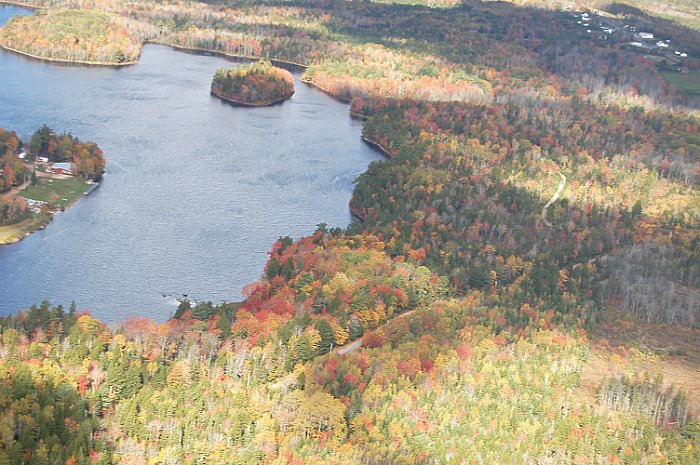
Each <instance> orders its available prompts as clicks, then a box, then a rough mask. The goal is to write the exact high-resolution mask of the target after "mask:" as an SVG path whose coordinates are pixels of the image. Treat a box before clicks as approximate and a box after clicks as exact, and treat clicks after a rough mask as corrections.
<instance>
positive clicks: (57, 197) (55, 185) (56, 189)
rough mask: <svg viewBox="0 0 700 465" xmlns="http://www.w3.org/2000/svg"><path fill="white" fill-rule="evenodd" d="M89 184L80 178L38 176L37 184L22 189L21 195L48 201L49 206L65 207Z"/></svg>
mask: <svg viewBox="0 0 700 465" xmlns="http://www.w3.org/2000/svg"><path fill="white" fill-rule="evenodd" d="M89 186H90V185H89V184H88V183H86V182H85V181H84V180H83V179H81V178H72V177H71V178H66V179H48V178H38V180H37V185H35V186H29V187H28V188H26V189H25V190H23V191H22V193H21V195H22V197H26V198H28V199H32V200H40V201H42V202H49V203H50V204H51V206H55V207H67V206H68V205H70V204H71V203H73V202H74V201H75V200H76V199H77V198H78V197H80V196H81V195H83V194H84V193H85V191H86V190H87V189H88V187H89Z"/></svg>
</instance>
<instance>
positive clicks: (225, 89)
mask: <svg viewBox="0 0 700 465" xmlns="http://www.w3.org/2000/svg"><path fill="white" fill-rule="evenodd" d="M211 91H212V93H213V94H214V95H217V96H219V97H221V98H223V99H226V100H229V101H233V102H236V103H243V104H246V105H266V104H270V103H274V102H278V101H280V100H285V99H288V98H289V97H291V96H292V94H294V77H293V76H292V74H291V73H290V72H289V71H287V70H285V69H281V68H277V67H276V66H272V63H271V62H270V61H269V60H260V61H257V62H255V63H252V64H250V65H248V66H238V67H235V68H219V69H218V70H216V73H215V74H214V77H213V78H212V82H211Z"/></svg>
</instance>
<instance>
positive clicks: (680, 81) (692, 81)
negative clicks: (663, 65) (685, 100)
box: [661, 71, 700, 97]
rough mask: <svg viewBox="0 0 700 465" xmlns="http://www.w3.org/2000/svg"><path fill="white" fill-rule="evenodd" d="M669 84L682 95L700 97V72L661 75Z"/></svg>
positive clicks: (670, 72) (665, 73)
mask: <svg viewBox="0 0 700 465" xmlns="http://www.w3.org/2000/svg"><path fill="white" fill-rule="evenodd" d="M661 74H662V75H663V77H664V79H666V81H668V83H669V84H671V85H673V86H675V88H676V89H677V90H678V93H680V94H686V95H693V96H696V97H697V96H700V72H698V71H696V72H693V73H676V72H672V71H669V72H664V73H661Z"/></svg>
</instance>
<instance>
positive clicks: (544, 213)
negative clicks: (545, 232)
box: [542, 171, 566, 227]
mask: <svg viewBox="0 0 700 465" xmlns="http://www.w3.org/2000/svg"><path fill="white" fill-rule="evenodd" d="M557 174H558V175H559V176H561V181H559V187H557V191H556V192H555V193H554V195H553V196H552V198H551V199H549V202H547V203H546V204H544V207H542V221H544V224H546V225H547V226H549V227H551V226H552V223H550V222H549V221H548V220H547V209H548V208H549V206H550V205H552V204H553V203H554V202H556V201H557V199H559V195H561V192H562V191H563V190H564V186H566V176H564V175H563V174H562V173H560V172H558V171H557Z"/></svg>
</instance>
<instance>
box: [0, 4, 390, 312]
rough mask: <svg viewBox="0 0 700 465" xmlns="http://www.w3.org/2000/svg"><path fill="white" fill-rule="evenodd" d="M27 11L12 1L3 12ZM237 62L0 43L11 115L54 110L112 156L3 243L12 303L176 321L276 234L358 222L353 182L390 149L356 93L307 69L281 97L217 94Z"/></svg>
mask: <svg viewBox="0 0 700 465" xmlns="http://www.w3.org/2000/svg"><path fill="white" fill-rule="evenodd" d="M22 12H23V10H19V9H16V8H11V7H0V24H4V23H5V22H6V21H7V19H8V18H9V17H11V16H13V15H15V14H20V13H22ZM225 64H231V63H229V62H227V61H225V60H223V59H221V58H216V57H207V56H196V55H189V54H185V53H180V52H176V51H174V50H171V49H170V48H167V47H162V46H153V45H148V46H146V47H145V48H144V50H143V55H142V57H141V62H140V63H139V64H138V65H135V66H131V67H127V68H122V69H113V68H85V67H66V66H59V65H52V64H48V63H43V62H39V61H36V60H31V59H28V58H24V57H21V56H18V55H15V54H11V53H7V52H2V51H0V127H3V128H5V129H9V130H15V131H17V132H18V134H20V135H21V136H23V138H28V137H29V136H30V135H31V134H32V133H33V132H34V130H35V129H37V128H38V127H40V126H41V125H42V124H47V125H49V126H50V127H51V128H53V129H54V130H55V131H57V132H64V131H66V132H71V133H72V134H73V135H75V136H77V137H79V138H80V139H82V140H92V141H95V142H97V143H98V144H99V145H100V147H101V148H102V149H103V151H104V153H105V156H106V157H107V172H106V174H105V176H104V180H103V182H102V185H101V186H100V187H99V189H97V190H95V191H94V192H93V193H92V194H90V195H89V196H86V197H84V198H82V199H81V200H80V201H79V202H78V203H77V204H75V205H74V206H73V207H72V208H70V209H68V210H67V211H65V212H63V213H58V214H56V215H55V217H54V220H53V222H52V223H51V224H50V225H49V226H48V227H47V228H46V229H45V230H43V231H39V232H36V233H34V234H32V235H30V236H28V237H27V238H25V239H24V240H23V241H21V242H18V243H16V244H12V245H8V246H2V247H0V276H1V277H2V278H1V279H0V282H1V283H2V284H0V315H6V314H9V313H12V312H15V311H18V310H21V309H23V308H26V307H28V306H30V305H31V304H34V303H36V304H38V303H40V302H41V301H42V300H43V299H49V300H50V301H51V302H52V303H55V304H59V303H61V304H64V305H69V304H70V303H71V301H75V302H76V304H77V306H78V308H79V309H84V308H89V309H91V310H92V313H93V315H95V316H97V317H99V318H100V319H102V320H104V321H121V320H123V319H124V318H126V317H127V316H129V315H134V314H137V315H142V316H146V317H150V318H154V319H157V320H165V319H167V318H168V316H170V314H171V313H172V312H173V311H174V309H175V305H176V304H177V302H176V301H175V298H177V297H180V296H182V294H187V295H188V296H189V297H190V298H193V299H195V300H212V301H213V302H222V301H236V300H240V298H241V289H242V288H243V286H244V285H246V284H248V283H251V282H253V281H256V280H257V279H259V277H260V275H261V274H262V271H263V267H264V264H265V262H266V260H267V252H268V251H269V250H270V248H271V246H272V244H273V243H274V241H275V240H276V239H277V238H278V237H280V236H283V235H290V236H292V237H295V238H298V237H301V236H304V235H308V234H311V233H312V232H313V231H314V230H315V229H316V225H317V224H319V223H327V224H328V225H329V227H334V226H340V227H345V226H347V225H348V224H349V222H350V214H349V211H348V201H349V199H350V196H351V192H352V188H353V180H354V179H355V178H356V177H357V176H358V175H359V174H360V173H362V172H363V171H364V170H365V169H366V167H367V165H368V164H369V162H371V161H372V160H375V159H378V158H379V155H378V154H377V153H375V152H374V151H373V150H372V149H370V148H369V147H368V146H367V145H365V144H364V143H363V142H362V141H361V139H360V130H361V124H360V123H359V122H357V121H353V120H351V119H350V117H349V115H348V107H347V105H344V104H342V103H339V102H337V101H335V100H333V99H332V98H330V97H328V96H327V95H325V94H323V93H322V92H320V91H318V90H316V89H313V88H310V87H307V86H306V85H304V84H301V83H299V82H297V83H296V93H295V94H294V96H293V97H292V98H291V99H290V100H288V101H286V102H284V103H282V104H281V105H276V106H272V107H265V108H238V107H234V106H231V105H228V104H226V103H224V102H221V101H220V100H218V99H217V98H215V97H212V96H211V95H210V93H209V86H210V82H211V77H212V75H213V74H214V71H215V70H216V69H217V68H218V67H220V66H222V65H225Z"/></svg>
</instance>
